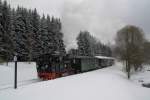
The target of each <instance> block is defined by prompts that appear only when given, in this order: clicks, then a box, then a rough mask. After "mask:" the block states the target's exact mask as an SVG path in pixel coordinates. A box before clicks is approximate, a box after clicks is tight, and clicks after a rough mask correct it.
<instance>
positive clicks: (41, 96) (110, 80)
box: [0, 65, 150, 100]
mask: <svg viewBox="0 0 150 100" xmlns="http://www.w3.org/2000/svg"><path fill="white" fill-rule="evenodd" d="M0 100H150V89H149V88H144V87H141V86H140V85H137V84H135V83H134V82H133V81H132V80H128V79H127V78H126V74H125V73H123V72H122V71H121V70H119V66H118V65H115V66H112V67H108V68H104V69H99V70H96V71H92V72H87V73H83V74H78V75H72V76H68V77H63V78H59V79H55V80H49V81H45V82H39V83H34V84H31V85H28V86H22V87H19V88H18V89H17V90H14V89H8V90H4V91H0Z"/></svg>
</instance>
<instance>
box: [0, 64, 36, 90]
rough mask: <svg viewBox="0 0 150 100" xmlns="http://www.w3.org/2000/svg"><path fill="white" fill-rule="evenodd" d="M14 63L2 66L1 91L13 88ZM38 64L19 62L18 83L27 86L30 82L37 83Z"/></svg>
mask: <svg viewBox="0 0 150 100" xmlns="http://www.w3.org/2000/svg"><path fill="white" fill-rule="evenodd" d="M14 66H15V65H14V62H10V63H8V66H7V65H6V64H2V65H0V89H3V88H8V87H13V84H14ZM36 79H38V78H37V71H36V63H34V62H31V63H27V62H18V83H19V84H27V83H28V82H29V81H32V82H34V81H37V80H36Z"/></svg>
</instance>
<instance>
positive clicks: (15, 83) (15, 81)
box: [14, 55, 17, 89]
mask: <svg viewBox="0 0 150 100" xmlns="http://www.w3.org/2000/svg"><path fill="white" fill-rule="evenodd" d="M14 62H15V77H14V78H15V79H14V89H17V55H15V56H14Z"/></svg>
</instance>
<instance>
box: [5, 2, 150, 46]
mask: <svg viewBox="0 0 150 100" xmlns="http://www.w3.org/2000/svg"><path fill="white" fill-rule="evenodd" d="M7 1H8V2H9V3H10V4H11V6H12V7H16V6H17V5H18V4H19V5H21V6H23V7H27V8H37V10H38V12H39V13H40V14H43V13H44V14H50V15H54V16H56V17H60V18H61V21H62V25H63V32H64V40H65V44H66V45H67V48H71V47H76V41H75V40H76V36H77V34H78V33H79V32H80V30H88V31H89V32H90V33H91V34H92V35H94V36H96V37H97V38H98V39H99V40H100V41H102V42H104V43H109V42H110V43H113V42H114V37H115V34H116V32H117V30H119V29H120V28H122V27H123V26H125V25H127V24H131V25H136V26H138V27H141V28H142V29H143V30H144V32H145V33H146V37H147V38H148V39H150V34H149V32H150V10H149V9H150V1H149V0H7Z"/></svg>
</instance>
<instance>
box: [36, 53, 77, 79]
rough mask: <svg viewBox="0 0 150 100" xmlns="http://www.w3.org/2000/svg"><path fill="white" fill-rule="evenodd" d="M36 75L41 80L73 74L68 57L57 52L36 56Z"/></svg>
mask: <svg viewBox="0 0 150 100" xmlns="http://www.w3.org/2000/svg"><path fill="white" fill-rule="evenodd" d="M36 63H37V72H38V77H39V78H41V79H43V80H50V79H55V78H58V77H63V76H67V75H71V74H74V72H75V71H74V69H73V68H72V67H71V65H70V64H71V62H70V59H69V58H68V57H67V56H60V55H58V54H44V55H41V56H39V57H38V58H36Z"/></svg>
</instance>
